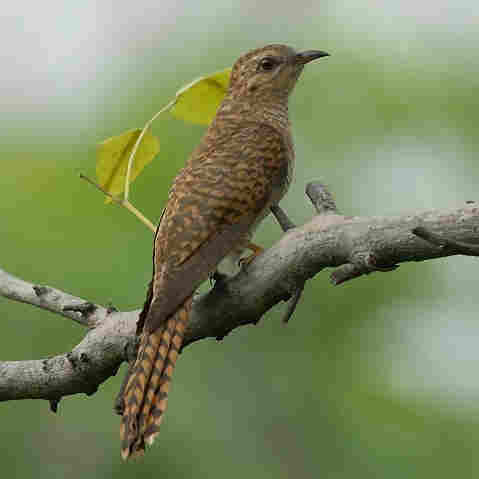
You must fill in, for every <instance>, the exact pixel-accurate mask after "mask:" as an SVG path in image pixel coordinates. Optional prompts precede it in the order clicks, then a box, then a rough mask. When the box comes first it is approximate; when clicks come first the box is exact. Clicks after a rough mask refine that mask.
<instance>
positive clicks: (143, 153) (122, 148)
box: [96, 128, 160, 203]
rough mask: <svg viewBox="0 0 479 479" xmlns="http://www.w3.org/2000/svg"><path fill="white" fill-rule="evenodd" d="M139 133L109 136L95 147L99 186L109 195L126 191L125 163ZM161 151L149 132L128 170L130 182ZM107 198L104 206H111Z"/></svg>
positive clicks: (132, 132) (134, 131) (156, 140)
mask: <svg viewBox="0 0 479 479" xmlns="http://www.w3.org/2000/svg"><path fill="white" fill-rule="evenodd" d="M140 133H141V129H139V128H138V129H135V130H129V131H125V132H124V133H122V134H121V135H118V136H112V137H111V138H107V139H106V140H105V141H103V142H102V143H100V144H99V145H98V151H97V160H96V176H97V178H98V183H99V184H100V186H101V187H102V188H103V189H105V190H106V191H108V192H109V193H110V194H112V195H119V194H120V193H122V192H123V190H124V189H125V177H126V171H127V168H128V159H129V158H130V154H131V150H132V149H133V147H134V146H135V143H136V140H137V139H138V137H139V136H140ZM159 151H160V142H159V140H158V138H156V137H155V136H153V134H152V133H151V132H150V131H149V130H148V131H146V132H145V135H144V136H143V139H142V141H141V143H140V145H139V147H138V150H137V152H136V155H135V158H134V161H133V166H132V169H131V176H130V182H132V181H133V180H134V179H135V178H136V177H137V176H138V175H139V174H140V172H141V170H143V168H144V167H145V166H146V165H147V164H148V163H150V162H151V161H152V160H153V158H154V157H155V156H156V155H157V154H158V152H159ZM111 201H112V200H111V198H108V197H107V198H106V200H105V203H111Z"/></svg>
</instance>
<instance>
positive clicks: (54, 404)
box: [48, 398, 61, 414]
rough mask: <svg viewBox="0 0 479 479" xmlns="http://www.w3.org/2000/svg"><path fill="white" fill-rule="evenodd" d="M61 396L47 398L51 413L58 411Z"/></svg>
mask: <svg viewBox="0 0 479 479" xmlns="http://www.w3.org/2000/svg"><path fill="white" fill-rule="evenodd" d="M60 400H61V398H54V399H49V400H48V402H49V403H50V411H51V412H53V413H55V414H56V413H57V411H58V405H59V404H60Z"/></svg>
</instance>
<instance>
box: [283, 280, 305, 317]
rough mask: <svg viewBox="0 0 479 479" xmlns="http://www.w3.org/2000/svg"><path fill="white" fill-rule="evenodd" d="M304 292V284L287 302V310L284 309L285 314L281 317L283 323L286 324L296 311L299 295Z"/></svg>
mask: <svg viewBox="0 0 479 479" xmlns="http://www.w3.org/2000/svg"><path fill="white" fill-rule="evenodd" d="M303 291H304V283H303V284H302V285H301V286H300V287H299V288H298V289H297V290H296V291H295V292H294V293H293V295H292V296H291V298H290V300H289V301H288V308H287V309H286V313H285V315H284V317H283V323H284V324H287V323H288V322H289V320H290V319H291V317H292V316H293V313H294V312H295V310H296V306H298V303H299V300H300V299H301V295H302V294H303Z"/></svg>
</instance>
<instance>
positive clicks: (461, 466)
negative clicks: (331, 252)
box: [0, 0, 479, 479]
mask: <svg viewBox="0 0 479 479" xmlns="http://www.w3.org/2000/svg"><path fill="white" fill-rule="evenodd" d="M2 10H3V12H2V19H1V20H0V27H1V28H0V32H1V33H0V37H1V39H2V41H1V46H0V56H1V57H2V75H1V77H2V78H1V80H0V85H1V88H0V96H1V99H0V101H1V105H2V106H1V108H0V118H1V125H2V142H1V143H2V144H1V147H0V148H1V160H0V161H1V166H2V174H1V176H0V213H1V224H2V227H1V236H0V251H1V254H0V256H1V259H0V267H2V268H4V269H6V270H7V271H9V272H11V273H12V274H15V275H17V276H19V277H21V278H24V279H26V280H29V281H32V282H35V283H40V284H49V285H52V286H55V287H58V288H60V289H63V290H65V291H68V292H71V293H72V294H75V295H78V296H81V297H83V298H87V299H89V300H91V301H95V302H98V303H101V304H106V303H108V302H112V303H113V304H114V305H115V306H117V307H118V308H120V309H132V308H137V307H139V306H140V304H142V302H143V300H144V296H145V288H146V284H147V282H148V280H149V277H150V271H151V264H150V263H151V245H152V235H151V233H150V232H149V231H148V230H147V229H146V228H145V227H144V226H143V225H142V224H141V223H139V222H138V221H137V220H136V219H135V218H134V217H133V216H131V215H129V214H128V213H126V212H125V211H123V210H121V209H120V208H118V207H116V206H111V205H104V204H103V198H102V197H101V195H100V194H99V193H97V192H96V191H95V190H94V189H93V188H91V187H90V186H89V185H88V184H86V183H85V182H82V181H81V180H80V179H79V178H78V174H79V172H84V173H86V174H89V175H90V176H94V171H95V144H97V143H98V142H100V141H102V140H103V139H104V138H106V137H109V136H112V135H115V134H118V133H120V132H122V131H124V130H127V129H130V128H133V127H141V126H142V125H143V124H144V123H145V122H146V121H147V120H148V119H149V118H151V117H152V116H153V114H154V113H155V112H156V111H158V110H159V109H160V108H161V107H162V106H163V105H164V104H165V103H166V102H167V101H169V100H170V99H171V98H172V96H173V95H174V93H175V91H176V90H177V89H178V88H180V87H181V86H183V85H184V84H186V83H188V82H190V81H191V80H192V79H193V78H194V77H196V76H198V75H201V74H206V73H210V72H212V71H215V70H219V69H221V68H224V67H226V66H229V65H231V64H232V62H233V61H234V60H235V59H236V58H237V57H238V56H239V55H240V54H241V53H243V52H244V51H246V50H248V49H250V48H254V47H257V46H261V45H264V44H266V43H271V42H281V43H287V44H290V45H292V46H294V47H296V48H298V49H324V50H326V51H328V52H330V53H331V54H332V56H331V57H330V58H328V59H327V60H324V61H321V62H320V63H315V64H311V65H308V67H307V68H306V70H305V72H304V75H303V77H302V79H301V81H300V83H299V84H298V86H297V88H296V91H295V93H294V95H293V98H292V100H291V117H292V121H293V125H294V134H295V140H296V147H297V157H298V160H297V172H296V173H297V174H296V179H295V183H294V186H293V188H292V189H291V191H290V193H289V195H288V197H287V198H286V199H285V201H284V202H283V205H284V206H285V207H286V209H287V211H288V212H289V214H290V216H291V217H292V218H293V219H294V220H295V221H296V222H297V223H303V222H305V221H307V220H308V219H309V218H310V217H311V215H312V208H311V206H310V205H309V204H308V202H307V201H306V199H305V197H304V194H303V190H304V186H305V184H306V182H307V181H309V180H312V179H322V180H323V181H325V182H327V183H328V184H329V185H330V187H331V189H332V190H333V191H334V193H335V195H336V198H337V202H338V205H339V206H340V208H341V211H342V212H344V213H345V214H355V215H395V214H401V213H403V212H407V211H414V210H416V209H421V208H443V207H453V206H459V205H461V204H464V202H465V201H466V200H478V199H479V198H478V196H477V188H476V185H477V180H478V178H479V167H478V166H477V159H476V157H475V156H476V152H477V151H478V150H479V140H478V136H477V126H478V122H479V108H478V107H479V100H478V98H479V64H478V60H477V58H478V57H477V45H478V42H479V29H478V20H479V6H478V4H477V2H473V1H472V0H456V1H454V2H453V1H448V0H436V1H434V2H432V1H430V0H424V1H422V2H418V1H411V0H405V1H402V2H393V1H385V2H374V1H372V0H370V1H366V0H351V1H348V2H335V1H333V0H330V1H321V2H313V1H307V0H297V1H295V2H288V3H286V2H285V3H280V2H275V1H272V0H264V1H262V2H259V3H258V2H256V1H252V0H244V1H243V2H230V1H222V2H220V1H218V0H213V1H210V2H197V1H185V0H176V1H174V0H163V1H161V2H157V1H151V0H147V1H139V2H133V3H132V2H126V1H123V0H121V1H116V2H112V1H105V2H95V1H91V0H86V1H84V2H81V3H80V2H78V3H75V2H64V1H51V2H47V3H45V2H41V3H38V2H34V1H33V0H30V1H29V0H20V1H16V2H13V3H10V4H8V5H4V6H3V8H2ZM154 131H155V133H156V134H157V135H158V136H159V137H160V140H161V152H160V155H159V156H158V158H157V159H156V160H155V161H154V162H153V163H152V164H151V165H150V166H148V167H147V168H146V170H145V172H144V174H143V175H142V176H141V177H140V178H139V179H138V180H137V181H136V182H135V183H134V185H133V192H132V194H133V196H132V200H133V201H134V203H135V204H136V205H137V206H138V207H139V208H140V209H141V210H142V211H143V212H144V213H145V214H146V215H147V216H148V217H150V218H151V219H153V220H155V221H156V220H157V218H158V216H159V214H160V212H161V210H162V206H163V204H164V200H165V198H166V194H167V190H168V186H169V184H170V182H171V179H172V178H173V176H174V175H175V173H176V172H177V171H178V169H179V168H180V167H181V166H182V165H183V163H184V162H185V159H186V157H187V155H188V154H189V152H190V151H191V150H192V149H193V147H194V145H195V144H196V143H197V142H198V140H199V138H200V136H201V134H202V133H203V131H204V129H203V128H201V127H197V126H192V125H189V124H184V123H182V122H181V121H178V120H175V119H174V118H172V117H170V116H168V115H166V116H164V117H163V118H161V119H160V120H159V121H158V122H157V123H156V124H155V127H154ZM280 235H281V233H280V231H279V228H278V227H277V226H276V225H275V224H274V223H273V222H272V221H271V220H268V221H266V223H265V224H264V226H262V227H261V228H260V231H259V232H258V234H257V239H258V242H260V243H263V244H266V245H270V244H272V243H273V242H274V241H275V240H277V239H278V238H279V237H280ZM475 263H476V260H475V259H473V258H462V257H454V258H451V259H448V260H437V261H434V262H428V263H421V264H405V265H402V266H401V267H400V268H399V270H398V271H396V272H394V273H388V274H375V275H371V276H368V277H364V278H360V279H358V280H355V281H351V282H349V283H347V284H345V285H343V286H340V287H333V286H331V285H330V284H329V283H328V274H327V272H324V273H323V274H321V275H320V276H319V277H317V278H315V279H314V280H313V281H310V282H309V283H308V284H307V288H306V294H305V295H304V299H303V300H302V302H301V304H300V305H299V308H298V310H297V312H296V314H295V317H294V320H293V321H292V322H291V323H290V324H289V325H288V327H283V326H282V324H281V323H280V317H281V314H282V312H283V311H284V305H279V306H278V307H277V308H275V309H274V310H273V311H271V312H270V313H269V314H268V315H267V316H266V317H265V318H264V321H262V322H261V323H260V324H259V325H258V326H256V327H246V328H242V329H240V330H236V331H234V332H233V333H232V334H231V335H230V336H228V337H227V338H226V339H225V341H223V342H222V343H216V342H215V341H214V340H208V341H202V342H200V343H196V344H194V345H193V346H192V347H189V348H187V349H186V350H185V352H184V354H183V355H182V358H181V361H180V363H179V365H178V368H177V373H176V378H175V382H174V387H173V391H172V394H171V400H170V407H169V411H168V415H167V418H166V420H165V422H164V425H163V431H162V434H161V435H160V438H159V439H158V440H157V442H156V444H155V446H154V448H153V449H152V450H151V451H150V452H149V454H148V455H147V456H146V457H145V459H144V460H142V461H139V462H135V463H131V464H126V465H125V464H122V463H121V461H120V457H119V440H118V429H119V420H118V417H117V416H115V415H114V414H113V412H112V401H113V397H114V395H115V394H116V391H117V389H118V387H119V382H120V379H121V378H120V376H121V375H122V374H119V375H118V377H115V378H112V379H110V380H109V381H107V382H106V383H105V384H103V385H102V386H101V388H100V390H99V391H98V393H97V394H95V395H94V396H93V397H90V398H87V397H86V396H83V395H81V396H80V395H79V396H76V397H69V398H66V399H64V400H63V401H62V402H61V404H60V407H59V413H58V414H57V415H54V414H52V413H51V412H50V411H49V408H48V403H47V402H46V401H19V402H10V403H3V404H1V405H0V418H1V422H2V428H1V433H0V451H1V453H0V457H1V461H2V474H3V476H4V477H22V478H30V477H35V478H51V477H66V476H68V477H69V478H71V479H74V478H77V477H78V478H80V477H81V478H84V477H89V478H105V477H116V478H122V477H125V478H126V477H129V478H131V477H132V475H136V476H137V477H151V476H152V475H156V476H159V477H169V478H184V477H194V478H203V477H204V478H216V477H218V478H219V477H231V478H236V477H238V478H242V477H245V476H246V475H248V476H249V477H255V478H263V477H264V478H269V477H277V478H289V477H295V478H296V477H300V478H317V477H327V478H334V479H336V478H338V479H339V478H341V479H342V478H352V477H355V478H361V477H364V478H366V477H367V478H370V477H380V478H382V477H385V478H388V479H393V478H404V477H408V478H424V477H437V478H449V477H451V476H452V475H454V476H455V477H459V478H461V479H462V478H472V477H477V476H478V473H479V454H478V453H477V448H478V446H477V445H478V444H479V442H478V441H479V415H478V413H479V406H478V399H479V375H478V374H477V370H478V361H479V348H478V347H477V339H478V335H479V328H478V325H477V321H476V316H477V315H476V311H477V307H478V302H479V299H478V297H477V281H476V278H477V271H478V270H477V265H476V264H475ZM0 317H1V318H2V335H1V339H0V349H1V358H0V359H5V360H7V359H8V360H13V359H29V358H42V357H46V356H51V355H55V354H59V353H62V352H65V351H68V350H69V349H70V348H72V347H73V346H74V345H75V344H76V343H77V342H78V341H79V340H80V339H81V338H82V336H83V334H84V333H85V331H84V330H83V329H82V328H81V327H79V326H77V325H76V324H74V323H73V322H71V321H68V320H65V319H62V318H61V317H59V316H55V315H52V314H49V313H46V312H43V311H40V310H37V309H34V308H32V307H29V306H26V305H21V304H16V303H12V302H8V301H7V300H5V299H3V298H0ZM122 371H123V370H122ZM298 372H300V373H298Z"/></svg>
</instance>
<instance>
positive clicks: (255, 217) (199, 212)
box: [119, 44, 329, 459]
mask: <svg viewBox="0 0 479 479" xmlns="http://www.w3.org/2000/svg"><path fill="white" fill-rule="evenodd" d="M328 55H329V54H328V53H326V52H324V51H322V50H307V51H303V52H299V53H298V52H296V51H295V50H294V49H293V48H291V47H289V46H286V45H281V44H271V45H266V46H264V47H261V48H256V49H254V50H251V51H249V52H247V53H245V54H244V55H242V56H241V57H239V59H238V60H237V61H236V62H235V63H234V65H233V67H232V70H231V74H230V82H229V86H228V90H227V92H226V94H225V96H224V99H223V101H222V102H221V104H220V106H219V107H218V109H217V112H216V115H215V118H214V119H213V121H212V123H211V124H210V125H209V127H208V129H207V130H206V132H205V134H204V136H203V138H202V140H201V141H200V143H199V145H198V146H197V147H196V149H195V150H194V151H193V152H192V154H191V155H190V157H189V159H188V160H187V162H186V164H185V166H184V168H183V169H182V170H181V171H180V172H179V174H178V175H177V176H176V178H175V180H174V182H173V185H172V187H171V188H170V191H169V194H168V199H167V203H166V206H165V208H164V210H163V214H162V216H161V219H160V222H159V225H158V228H157V230H156V234H155V239H154V248H153V278H152V281H151V283H150V286H149V289H148V293H147V298H146V301H145V304H144V307H143V310H142V311H141V313H140V315H139V319H138V322H137V331H136V334H137V337H138V341H139V347H138V352H137V356H136V360H135V362H134V363H133V364H132V367H131V368H130V372H129V376H128V377H127V378H126V382H125V387H124V390H123V393H122V396H121V404H120V408H119V409H120V411H119V412H120V413H121V414H122V420H121V427H120V437H121V455H122V458H123V459H128V458H133V457H136V456H140V455H143V453H144V451H145V446H146V445H151V444H152V443H153V441H154V439H155V437H156V436H157V435H158V432H159V429H160V424H161V422H162V419H163V416H164V413H165V410H166V407H167V402H168V393H169V390H170V384H171V377H172V374H173V370H174V367H175V364H176V361H177V358H178V354H179V352H180V348H181V346H182V342H183V336H184V332H185V329H186V327H187V325H188V321H189V317H190V314H191V309H192V298H193V294H194V292H195V290H196V289H197V288H198V287H199V285H200V284H201V283H202V282H203V281H205V280H207V279H208V277H210V275H212V274H213V273H214V272H215V271H216V270H217V268H218V267H219V265H220V263H222V262H223V261H224V260H225V258H226V259H227V258H230V259H231V258H234V260H236V259H237V258H238V257H240V256H241V255H242V254H244V252H245V251H246V250H250V251H252V254H251V255H250V256H249V257H247V258H246V259H245V260H244V261H243V267H247V266H246V265H248V264H249V263H250V262H252V261H253V260H254V258H255V257H256V256H257V255H258V254H261V252H262V248H261V247H260V246H258V245H256V244H254V243H253V242H252V241H251V239H252V233H253V232H254V230H255V229H256V227H257V226H258V224H259V223H260V222H261V221H262V220H263V219H264V218H265V217H266V216H267V215H268V214H269V212H270V207H271V206H273V205H277V204H278V203H279V201H280V200H281V198H282V197H283V196H284V195H285V193H286V192H287V190H288V187H289V185H290V183H291V179H292V174H293V165H294V148H293V140H292V135H291V126H290V121H289V118H288V98H289V96H290V94H291V92H292V91H293V88H294V86H295V84H296V82H297V80H298V78H299V76H300V74H301V72H302V70H303V68H304V66H305V65H306V64H307V63H309V62H311V61H312V60H315V59H319V58H322V57H326V56H328Z"/></svg>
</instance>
